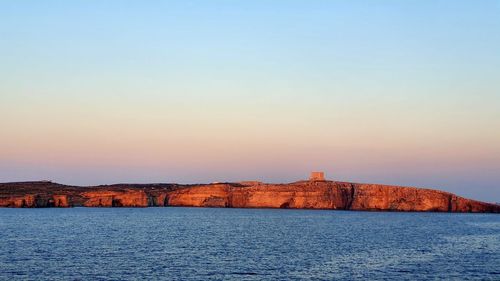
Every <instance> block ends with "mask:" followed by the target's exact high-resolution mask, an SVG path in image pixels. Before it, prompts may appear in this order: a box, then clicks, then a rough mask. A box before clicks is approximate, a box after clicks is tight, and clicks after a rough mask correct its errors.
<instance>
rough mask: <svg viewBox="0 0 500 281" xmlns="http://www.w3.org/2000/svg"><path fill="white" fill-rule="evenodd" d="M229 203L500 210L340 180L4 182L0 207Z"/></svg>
mask: <svg viewBox="0 0 500 281" xmlns="http://www.w3.org/2000/svg"><path fill="white" fill-rule="evenodd" d="M77 206H84V207H153V206H158V207H163V206H192V207H227V208H294V209H333V210H361V211H434V212H491V213H500V205H496V204H490V203H484V202H479V201H475V200H470V199H466V198H462V197H459V196H456V195H454V194H451V193H448V192H443V191H438V190H432V189H424V188H414V187H400V186H388V185H377V184H359V183H348V182H336V181H322V180H320V181H299V182H294V183H289V184H265V183H260V182H240V183H215V184H193V185H180V184H166V183H158V184H114V185H101V186H89V187H80V186H69V185H62V184H58V183H53V182H50V181H34V182H13V183H0V207H16V208H42V207H77Z"/></svg>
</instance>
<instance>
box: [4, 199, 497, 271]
mask: <svg viewBox="0 0 500 281" xmlns="http://www.w3.org/2000/svg"><path fill="white" fill-rule="evenodd" d="M82 279H84V280H136V279H149V280H154V279H164V280H353V279H368V280H383V279H397V280H430V279H432V280H434V279H456V280H500V215H495V214H448V213H372V212H344V211H318V210H316V211H313V210H256V209H204V208H146V209H129V208H113V209H105V208H73V209H0V280H82Z"/></svg>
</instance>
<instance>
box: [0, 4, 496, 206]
mask: <svg viewBox="0 0 500 281" xmlns="http://www.w3.org/2000/svg"><path fill="white" fill-rule="evenodd" d="M499 12H500V1H43V2H42V1H2V2H1V3H0V128H1V129H2V133H3V136H2V137H1V138H0V181H13V180H25V179H42V178H50V179H53V180H56V181H60V182H64V183H72V184H98V183H111V182H150V181H168V182H171V181H176V182H209V181H222V180H246V179H260V180H264V181H273V182H283V181H293V180H297V179H301V178H304V177H307V173H308V172H309V171H310V170H324V171H325V172H326V173H327V175H328V176H329V177H330V178H332V179H339V180H346V181H361V182H378V183H387V184H397V185H416V186H426V187H433V188H439V189H444V190H448V191H451V192H456V193H458V194H460V195H463V196H468V197H472V198H477V199H482V200H487V201H500V187H499V184H498V183H499V182H500V173H499V172H498V171H499V170H500V145H498V144H499V143H500V130H499V129H498V128H500V86H499V85H500V84H499V83H498V77H500V51H499V50H500V17H499V16H498V15H499Z"/></svg>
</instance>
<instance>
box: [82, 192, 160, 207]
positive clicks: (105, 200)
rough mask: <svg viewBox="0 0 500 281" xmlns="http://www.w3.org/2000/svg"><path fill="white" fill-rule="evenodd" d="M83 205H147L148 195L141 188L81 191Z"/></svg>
mask: <svg viewBox="0 0 500 281" xmlns="http://www.w3.org/2000/svg"><path fill="white" fill-rule="evenodd" d="M81 195H82V197H83V198H84V202H83V206H85V207H148V206H150V204H149V200H148V196H147V195H146V192H144V191H143V190H131V189H126V190H123V191H108V190H97V191H89V192H83V193H82V194H81Z"/></svg>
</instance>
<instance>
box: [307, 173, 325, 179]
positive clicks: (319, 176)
mask: <svg viewBox="0 0 500 281" xmlns="http://www.w3.org/2000/svg"><path fill="white" fill-rule="evenodd" d="M309 180H310V181H324V180H325V173H323V172H311V176H310V177H309Z"/></svg>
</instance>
